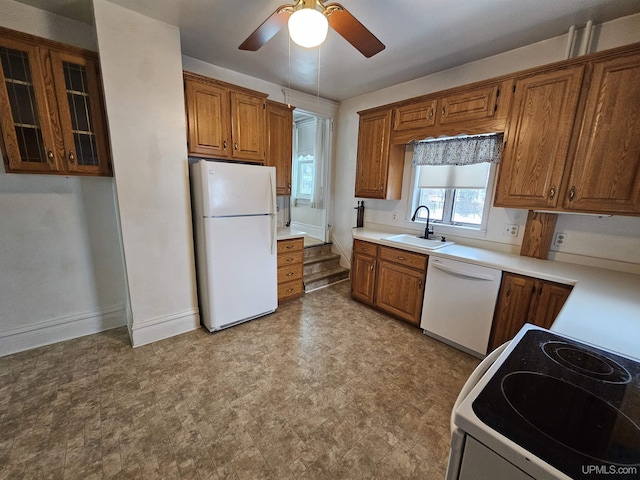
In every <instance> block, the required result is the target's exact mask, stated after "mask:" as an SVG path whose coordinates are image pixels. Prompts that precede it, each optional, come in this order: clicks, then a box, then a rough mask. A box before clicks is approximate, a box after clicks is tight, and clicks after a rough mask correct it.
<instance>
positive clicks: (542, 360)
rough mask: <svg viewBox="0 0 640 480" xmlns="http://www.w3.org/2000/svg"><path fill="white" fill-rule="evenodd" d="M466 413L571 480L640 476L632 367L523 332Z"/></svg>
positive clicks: (637, 390)
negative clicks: (576, 479)
mask: <svg viewBox="0 0 640 480" xmlns="http://www.w3.org/2000/svg"><path fill="white" fill-rule="evenodd" d="M472 407H473V411H474V412H475V414H476V415H477V417H478V418H479V419H480V420H482V422H484V423H485V424H486V425H488V426H489V427H491V428H493V429H494V430H496V431H498V432H499V433H501V434H502V435H504V436H505V437H507V438H509V439H510V440H512V441H513V442H515V443H517V444H518V445H520V446H521V447H523V448H525V449H526V450H528V451H530V452H531V453H533V454H534V455H536V456H537V457H538V458H540V459H542V460H544V461H545V462H547V463H548V464H550V465H552V466H553V467H555V468H556V469H558V470H560V471H561V472H563V473H565V474H566V475H568V476H570V477H571V478H590V477H591V476H592V475H599V476H602V475H603V472H606V474H605V476H606V478H636V479H637V478H640V363H638V362H635V361H633V360H630V359H628V358H625V357H621V356H619V355H615V354H613V353H610V352H606V351H603V350H600V349H597V348H595V347H591V346H587V345H584V344H582V343H580V342H577V341H574V340H570V339H567V338H565V337H561V336H558V335H556V334H554V333H552V332H549V331H546V330H529V331H527V332H526V333H525V334H524V336H523V337H522V339H521V341H520V342H519V343H518V344H517V345H516V347H515V348H514V350H513V351H512V352H511V353H510V354H509V356H508V357H507V359H506V360H505V361H504V362H503V363H502V365H501V366H500V368H499V369H498V371H497V372H496V374H495V375H494V376H493V377H492V379H491V380H490V381H489V383H487V385H486V386H485V388H484V389H483V390H482V392H481V393H480V394H479V395H478V396H477V397H476V399H475V400H474V401H473V404H472ZM629 467H632V468H629Z"/></svg>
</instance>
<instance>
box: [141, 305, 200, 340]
mask: <svg viewBox="0 0 640 480" xmlns="http://www.w3.org/2000/svg"><path fill="white" fill-rule="evenodd" d="M198 328H200V313H199V312H198V309H197V308H194V309H192V310H187V311H185V312H179V313H174V314H172V315H166V316H164V317H157V318H152V319H149V320H146V321H144V322H136V320H135V317H134V319H133V323H132V325H131V326H130V328H129V333H130V335H131V344H132V345H133V346H134V347H140V346H142V345H147V344H148V343H153V342H157V341H158V340H163V339H165V338H169V337H173V336H174V335H180V334H181V333H186V332H190V331H192V330H196V329H198Z"/></svg>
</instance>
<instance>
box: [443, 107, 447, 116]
mask: <svg viewBox="0 0 640 480" xmlns="http://www.w3.org/2000/svg"><path fill="white" fill-rule="evenodd" d="M446 111H447V110H446V108H445V107H442V116H443V117H444V115H445V113H446Z"/></svg>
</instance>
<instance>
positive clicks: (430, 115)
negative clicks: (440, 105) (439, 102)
mask: <svg viewBox="0 0 640 480" xmlns="http://www.w3.org/2000/svg"><path fill="white" fill-rule="evenodd" d="M431 118H433V108H432V109H431V110H429V119H431Z"/></svg>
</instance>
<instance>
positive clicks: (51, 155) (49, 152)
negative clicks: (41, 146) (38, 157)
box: [47, 150, 54, 162]
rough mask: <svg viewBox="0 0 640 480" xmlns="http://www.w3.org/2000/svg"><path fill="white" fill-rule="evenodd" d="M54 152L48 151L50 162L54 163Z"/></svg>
mask: <svg viewBox="0 0 640 480" xmlns="http://www.w3.org/2000/svg"><path fill="white" fill-rule="evenodd" d="M53 157H54V155H53V152H52V151H51V150H47V159H48V160H49V162H52V161H53Z"/></svg>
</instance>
